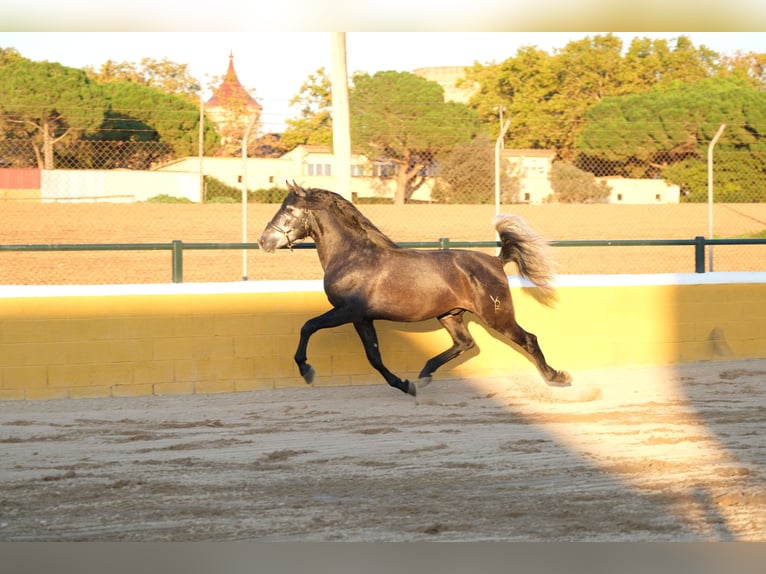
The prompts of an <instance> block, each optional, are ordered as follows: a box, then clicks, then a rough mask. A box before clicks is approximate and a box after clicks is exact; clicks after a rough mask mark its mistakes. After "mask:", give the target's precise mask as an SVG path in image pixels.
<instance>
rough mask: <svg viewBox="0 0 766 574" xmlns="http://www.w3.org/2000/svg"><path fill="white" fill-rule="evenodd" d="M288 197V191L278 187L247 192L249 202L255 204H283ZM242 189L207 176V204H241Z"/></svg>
mask: <svg viewBox="0 0 766 574" xmlns="http://www.w3.org/2000/svg"><path fill="white" fill-rule="evenodd" d="M285 197H287V190H286V189H280V188H278V187H271V188H269V189H256V190H255V191H253V190H251V189H248V190H247V201H248V202H250V201H252V202H255V203H282V201H283V200H284V199H285ZM241 201H242V188H241V187H234V186H231V185H228V184H225V183H224V182H222V181H221V180H220V179H216V178H215V177H213V176H212V175H206V176H205V203H240V202H241Z"/></svg>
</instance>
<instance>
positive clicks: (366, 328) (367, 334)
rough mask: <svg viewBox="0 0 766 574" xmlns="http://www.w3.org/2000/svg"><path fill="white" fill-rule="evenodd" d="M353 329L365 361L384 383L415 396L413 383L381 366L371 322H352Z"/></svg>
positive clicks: (375, 334) (375, 335) (376, 335)
mask: <svg viewBox="0 0 766 574" xmlns="http://www.w3.org/2000/svg"><path fill="white" fill-rule="evenodd" d="M354 328H355V329H356V332H357V333H358V334H359V338H360V339H361V340H362V344H363V345H364V352H365V354H366V355H367V360H368V361H370V364H371V365H372V366H373V367H374V368H375V370H377V371H378V372H379V373H380V374H381V375H383V378H384V379H386V382H387V383H388V384H389V385H391V386H392V387H394V388H397V389H399V390H400V391H402V392H405V393H408V394H410V395H413V396H414V395H416V394H417V389H416V387H415V385H414V384H413V383H411V382H410V381H408V380H402V379H400V378H399V377H397V376H396V375H395V374H393V373H392V372H391V371H389V370H388V369H387V368H386V366H385V365H384V364H383V359H382V358H381V356H380V347H379V346H378V334H377V333H376V332H375V326H374V325H373V324H372V321H370V320H369V319H363V320H361V321H354Z"/></svg>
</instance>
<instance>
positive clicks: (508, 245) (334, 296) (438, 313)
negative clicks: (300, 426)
mask: <svg viewBox="0 0 766 574" xmlns="http://www.w3.org/2000/svg"><path fill="white" fill-rule="evenodd" d="M288 188H289V193H288V195H287V197H286V198H285V200H284V202H283V203H282V206H281V207H280V209H279V211H277V213H276V214H275V215H274V217H273V219H272V220H271V221H270V222H269V223H268V224H267V225H266V228H265V229H264V230H263V233H261V236H260V237H259V238H258V244H259V245H260V246H261V248H262V249H263V250H264V251H266V252H268V253H271V252H273V251H274V250H276V249H279V248H281V247H285V246H287V247H292V246H293V245H294V244H295V243H296V242H299V241H300V240H302V239H305V238H306V237H312V238H313V239H314V242H315V243H316V249H317V253H318V255H319V261H320V262H321V264H322V268H323V269H324V290H325V293H326V294H327V298H328V300H329V301H330V303H331V304H332V306H333V308H332V309H330V310H329V311H327V312H326V313H324V314H322V315H319V316H318V317H314V318H313V319H310V320H308V321H306V323H305V324H304V325H303V327H302V328H301V334H300V341H299V343H298V348H297V350H296V352H295V362H296V363H297V365H298V369H299V371H300V374H301V375H302V376H303V378H304V380H305V381H306V383H309V384H310V383H311V382H312V381H313V379H314V369H313V367H312V366H311V365H309V364H308V363H307V359H306V350H307V347H308V342H309V338H310V337H311V335H313V334H314V333H315V332H316V331H318V330H320V329H327V328H331V327H337V326H339V325H343V324H346V323H353V325H354V328H355V329H356V332H357V333H358V334H359V337H360V338H361V340H362V343H363V344H364V350H365V352H366V355H367V359H368V360H369V362H370V364H371V365H372V366H373V367H374V368H375V369H376V370H377V371H378V372H380V374H381V375H383V378H384V379H385V380H386V382H387V383H388V384H389V385H391V386H392V387H396V388H397V389H399V390H401V391H403V392H405V393H409V394H410V395H416V394H417V389H418V386H425V385H426V384H428V383H429V382H430V381H431V376H432V375H433V372H434V371H436V369H438V368H439V367H441V366H442V365H443V364H444V363H446V362H447V361H450V360H452V359H454V358H455V357H457V356H458V355H460V354H462V353H464V352H465V351H467V350H469V349H471V348H472V347H473V346H474V345H475V342H474V340H473V338H472V337H471V334H470V333H469V331H468V328H467V326H466V325H465V323H463V314H464V313H465V312H466V311H470V312H471V313H473V314H475V315H476V316H477V317H478V318H479V319H480V320H481V321H482V322H483V323H484V324H485V325H486V326H488V327H490V328H492V329H493V330H495V331H497V332H498V333H500V334H502V335H504V336H505V337H507V338H508V339H510V340H511V341H512V342H513V343H515V344H516V345H518V346H519V347H520V348H521V349H522V350H523V351H524V352H525V353H526V354H527V355H528V358H530V359H531V360H532V362H534V363H535V365H536V366H537V368H538V370H539V371H540V374H541V375H542V376H543V377H544V378H545V380H546V381H548V382H550V383H559V384H569V383H571V381H572V377H571V376H570V375H569V373H567V372H566V371H557V370H556V369H554V368H552V367H551V366H550V365H548V363H546V362H545V357H544V356H543V353H542V351H541V350H540V346H539V345H538V343H537V337H536V336H535V335H533V334H532V333H529V332H527V331H525V330H524V329H522V328H521V327H520V326H519V324H518V323H517V322H516V319H515V313H514V309H513V302H512V300H511V293H510V290H509V287H508V278H507V276H506V274H505V272H504V270H503V266H504V265H505V264H506V263H509V262H511V261H513V262H515V263H516V265H517V266H518V268H519V272H520V274H521V275H522V276H523V277H526V278H527V279H529V280H530V281H532V282H533V283H534V284H535V285H537V286H538V287H539V288H540V289H542V290H543V291H545V292H547V293H548V294H550V293H552V291H553V288H552V286H551V285H550V280H551V279H552V272H551V270H550V264H549V263H548V261H547V260H546V258H545V255H544V251H543V248H544V246H545V242H544V240H542V239H541V238H540V237H539V236H537V235H535V234H534V233H533V232H532V231H531V230H530V229H529V228H528V227H527V225H526V224H525V223H524V221H523V220H522V219H521V218H519V217H518V216H513V215H502V216H497V217H496V218H495V228H496V229H497V232H498V234H499V236H500V242H501V248H500V253H499V255H498V256H496V257H495V256H492V255H488V254H486V253H482V252H478V251H468V250H459V249H450V250H439V251H417V250H414V249H404V248H401V247H399V246H398V245H396V244H395V243H394V242H393V241H392V240H391V239H389V238H388V237H387V236H386V235H384V234H383V233H382V232H381V231H380V230H378V228H377V227H375V225H373V223H372V222H371V221H370V220H369V219H367V218H366V217H365V216H364V215H363V214H362V213H361V212H360V211H359V210H358V209H356V208H355V207H354V206H353V205H352V204H351V203H350V202H349V201H347V200H345V199H344V198H343V197H341V196H340V195H338V194H337V193H334V192H331V191H326V190H322V189H304V188H302V187H300V186H299V185H297V184H295V183H293V184H290V183H288ZM433 317H435V318H436V319H438V320H439V322H440V323H441V324H442V326H443V327H444V328H445V329H446V330H447V331H448V332H449V334H450V335H451V337H452V341H453V344H452V346H451V347H450V348H449V349H447V350H446V351H444V352H442V353H440V354H438V355H436V356H435V357H433V358H431V359H429V360H428V361H427V362H426V364H425V366H424V367H423V370H422V371H420V374H419V375H418V380H417V381H415V382H413V381H409V380H406V379H405V380H402V379H400V378H399V377H397V376H396V375H394V374H393V373H392V372H391V371H389V370H388V369H387V368H386V367H385V365H384V364H383V361H382V360H381V356H380V350H379V349H378V338H377V334H376V332H375V327H374V325H373V321H376V320H378V319H382V320H388V321H424V320H426V319H431V318H433Z"/></svg>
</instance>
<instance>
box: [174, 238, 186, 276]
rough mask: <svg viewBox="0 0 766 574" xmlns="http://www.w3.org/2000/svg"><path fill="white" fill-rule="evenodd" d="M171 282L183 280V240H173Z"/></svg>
mask: <svg viewBox="0 0 766 574" xmlns="http://www.w3.org/2000/svg"><path fill="white" fill-rule="evenodd" d="M172 250H173V283H183V282H184V242H183V241H181V240H179V239H174V240H173V248H172Z"/></svg>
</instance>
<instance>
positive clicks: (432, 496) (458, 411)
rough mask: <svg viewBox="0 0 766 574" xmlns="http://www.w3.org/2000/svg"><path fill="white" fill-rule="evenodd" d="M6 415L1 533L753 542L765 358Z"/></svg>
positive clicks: (762, 525)
mask: <svg viewBox="0 0 766 574" xmlns="http://www.w3.org/2000/svg"><path fill="white" fill-rule="evenodd" d="M575 377H576V378H575V386H573V387H571V388H568V389H561V388H550V387H547V386H546V385H544V384H543V383H541V382H539V381H538V379H537V377H536V376H534V375H532V374H528V375H522V376H519V377H514V378H513V379H492V380H477V381H458V380H452V381H443V380H441V381H440V380H438V379H437V380H435V381H434V382H433V383H432V384H431V385H430V386H429V387H427V388H426V389H425V390H424V391H423V392H422V393H421V395H420V396H419V397H418V399H417V401H416V400H414V399H413V398H412V397H408V396H405V395H403V394H401V393H399V392H398V391H394V390H392V389H390V388H389V387H387V386H386V385H384V384H381V385H373V386H360V387H321V388H299V389H286V390H275V391H260V392H253V393H240V394H224V395H185V396H175V397H168V396H164V397H144V398H133V399H88V400H64V401H29V402H3V403H0V452H1V453H2V461H3V462H2V469H1V470H0V541H74V540H89V541H171V540H172V541H199V540H211V541H213V540H216V541H221V540H297V541H309V540H345V541H410V540H440V541H491V540H503V541H566V540H577V541H638V540H641V541H647V540H674V541H675V540H761V541H764V540H766V442H764V438H763V437H764V430H766V429H765V428H764V412H766V359H764V360H753V361H739V362H720V363H701V364H695V365H689V366H683V367H673V368H632V369H618V370H603V371H594V372H581V373H575Z"/></svg>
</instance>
